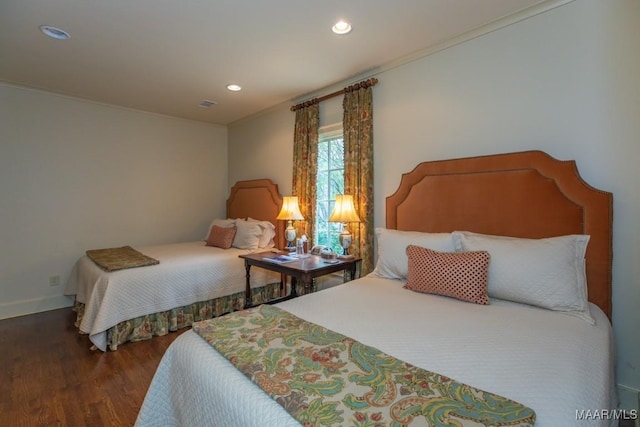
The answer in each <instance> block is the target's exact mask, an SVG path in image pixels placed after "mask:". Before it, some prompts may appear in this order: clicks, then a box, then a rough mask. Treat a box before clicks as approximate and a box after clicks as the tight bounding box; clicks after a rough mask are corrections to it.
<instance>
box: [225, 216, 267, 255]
mask: <svg viewBox="0 0 640 427" xmlns="http://www.w3.org/2000/svg"><path fill="white" fill-rule="evenodd" d="M235 224H236V235H235V237H234V238H233V243H232V244H231V246H233V247H234V248H238V249H250V250H256V249H258V245H259V244H260V236H262V227H260V226H259V225H258V224H257V223H255V222H252V221H243V220H238V221H236V223H235Z"/></svg>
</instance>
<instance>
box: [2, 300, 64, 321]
mask: <svg viewBox="0 0 640 427" xmlns="http://www.w3.org/2000/svg"><path fill="white" fill-rule="evenodd" d="M72 305H73V299H72V298H70V297H66V296H64V295H59V296H55V297H49V298H35V299H30V300H22V301H15V302H12V303H8V304H0V320H1V319H8V318H10V317H18V316H26V315H27V314H33V313H40V312H43V311H49V310H57V309H59V308H65V307H71V306H72Z"/></svg>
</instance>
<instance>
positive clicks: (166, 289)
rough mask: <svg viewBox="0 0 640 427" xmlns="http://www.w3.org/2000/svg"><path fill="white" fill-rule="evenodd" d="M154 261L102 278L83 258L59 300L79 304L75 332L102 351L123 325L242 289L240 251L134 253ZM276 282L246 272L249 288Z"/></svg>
mask: <svg viewBox="0 0 640 427" xmlns="http://www.w3.org/2000/svg"><path fill="white" fill-rule="evenodd" d="M136 249H137V250H138V251H140V252H142V253H143V254H145V255H148V256H150V257H152V258H155V259H157V260H159V261H160V264H158V265H154V266H148V267H139V268H130V269H126V270H119V271H114V272H111V273H107V272H105V271H103V270H101V269H100V268H99V267H98V266H97V265H96V264H95V263H94V262H93V261H91V260H90V259H89V258H88V257H87V256H86V255H85V256H83V257H81V258H80V259H79V260H78V262H77V263H76V265H75V266H74V268H73V271H72V272H71V276H70V278H69V282H68V283H67V286H66V288H65V292H64V293H65V295H76V300H77V301H78V302H81V303H83V304H85V312H84V317H83V319H82V323H81V324H80V326H79V329H80V331H81V332H83V333H87V334H89V338H90V339H91V341H92V342H93V343H94V344H95V345H96V347H98V348H99V349H100V350H102V351H106V348H107V333H106V331H107V330H108V329H109V328H111V327H113V326H115V325H117V324H118V323H120V322H123V321H125V320H129V319H133V318H136V317H139V316H144V315H147V314H150V313H157V312H160V311H166V310H170V309H172V308H176V307H181V306H183V305H187V304H192V303H194V302H198V301H206V300H210V299H214V298H219V297H222V296H226V295H231V294H234V293H237V292H242V291H244V289H245V275H246V272H245V268H244V261H243V260H242V259H240V258H238V255H240V254H246V253H248V251H247V250H243V249H234V248H231V249H220V248H216V247H211V246H205V243H204V242H187V243H177V244H170V245H159V246H147V247H141V248H136ZM279 281H280V275H279V274H275V273H270V272H267V271H266V270H263V269H261V268H252V269H251V286H252V287H256V286H262V285H265V284H267V283H275V282H279Z"/></svg>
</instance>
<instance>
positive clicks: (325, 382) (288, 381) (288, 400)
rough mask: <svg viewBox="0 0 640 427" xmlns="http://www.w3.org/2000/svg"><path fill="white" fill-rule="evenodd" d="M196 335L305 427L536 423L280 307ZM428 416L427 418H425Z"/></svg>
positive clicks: (520, 409) (235, 317)
mask: <svg viewBox="0 0 640 427" xmlns="http://www.w3.org/2000/svg"><path fill="white" fill-rule="evenodd" d="M193 330H194V331H195V332H196V333H197V334H198V335H200V336H201V337H202V338H203V339H205V340H206V341H207V342H208V343H209V344H210V345H211V346H212V347H213V348H215V349H216V350H217V351H218V352H219V353H221V354H222V355H223V356H224V357H226V358H227V359H228V360H229V361H230V362H231V363H233V365H234V366H235V367H236V368H237V369H239V370H240V371H241V372H243V373H244V374H245V375H246V376H247V377H249V378H250V379H251V380H252V381H253V382H255V383H256V384H257V385H258V386H260V387H261V388H262V389H263V390H264V391H265V392H266V393H267V394H268V395H269V396H271V397H272V398H273V399H275V400H276V401H277V402H278V403H279V404H280V405H281V406H282V407H284V409H286V410H287V411H288V412H289V413H290V414H291V416H293V417H294V418H295V419H296V420H298V421H299V422H300V423H302V424H303V425H347V424H348V425H358V426H365V425H366V426H369V425H371V426H403V425H410V424H411V423H412V422H413V421H414V420H415V422H416V424H420V425H424V424H425V421H426V424H427V425H459V426H464V425H474V426H477V425H491V426H506V425H508V426H533V424H534V423H535V419H536V416H535V413H534V411H533V410H531V409H529V408H527V407H525V406H523V405H521V404H519V403H517V402H514V401H512V400H510V399H506V398H504V397H500V396H497V395H495V394H492V393H488V392H485V391H482V390H479V389H476V388H474V387H470V386H467V385H464V384H461V383H458V382H456V381H454V380H452V379H451V378H447V377H445V376H442V375H439V374H436V373H434V372H430V371H427V370H424V369H421V368H418V367H416V366H413V365H411V364H409V363H406V362H403V361H400V360H398V359H396V358H394V357H392V356H389V355H387V354H385V353H383V352H381V351H380V350H377V349H375V348H373V347H369V346H366V345H364V344H362V343H360V342H358V341H355V340H353V339H351V338H348V337H346V336H344V335H341V334H338V333H336V332H333V331H330V330H328V329H326V328H323V327H322V326H319V325H316V324H313V323H310V322H307V321H305V320H302V319H300V318H298V317H296V316H294V315H292V314H291V313H288V312H286V311H284V310H282V309H279V308H278V307H274V306H269V305H262V306H259V307H255V308H252V309H249V310H244V311H239V312H235V313H231V314H228V315H226V316H223V317H219V318H216V319H211V320H206V321H203V322H199V323H195V324H194V325H193ZM423 417H424V418H423Z"/></svg>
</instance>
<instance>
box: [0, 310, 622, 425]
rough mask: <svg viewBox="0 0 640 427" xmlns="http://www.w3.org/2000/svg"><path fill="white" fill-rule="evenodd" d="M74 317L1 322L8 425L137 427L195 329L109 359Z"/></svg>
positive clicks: (129, 347) (0, 406) (2, 395)
mask: <svg viewBox="0 0 640 427" xmlns="http://www.w3.org/2000/svg"><path fill="white" fill-rule="evenodd" d="M73 319H74V313H73V312H72V311H71V309H70V308H65V309H60V310H53V311H47V312H44V313H38V314H33V315H29V316H23V317H16V318H13V319H5V320H0V367H1V368H0V425H1V426H3V427H13V426H16V427H18V426H20V427H23V426H24V427H32V426H47V427H48V426H65V427H66V426H68V427H75V426H107V425H109V426H133V424H134V423H135V420H136V416H137V414H138V410H139V409H140V406H141V405H142V401H143V400H144V396H145V394H146V392H147V388H148V387H149V384H150V383H151V378H152V377H153V374H154V372H155V370H156V368H157V366H158V363H159V362H160V359H161V358H162V355H163V354H164V352H165V350H166V349H167V347H168V346H169V344H171V343H172V342H173V340H175V339H176V338H177V337H178V336H179V335H180V334H181V333H182V332H184V331H187V330H188V329H183V330H182V331H179V332H176V333H171V334H169V335H166V336H164V337H157V338H154V339H152V340H148V341H141V342H137V343H128V344H125V345H123V346H120V347H119V349H118V351H112V352H107V353H103V352H100V351H91V350H89V347H90V342H89V339H88V338H87V337H86V336H82V335H79V334H78V333H77V331H76V329H75V328H74V326H73ZM633 426H634V421H633V420H625V421H621V422H620V427H633Z"/></svg>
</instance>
